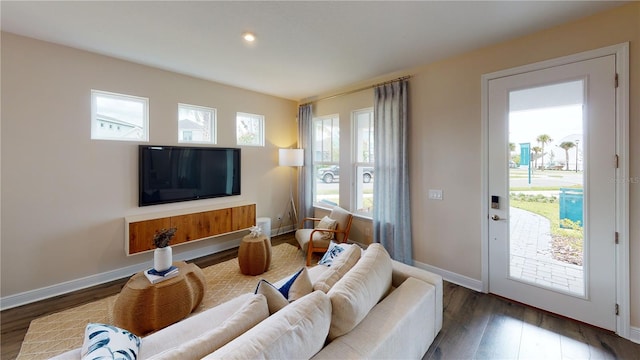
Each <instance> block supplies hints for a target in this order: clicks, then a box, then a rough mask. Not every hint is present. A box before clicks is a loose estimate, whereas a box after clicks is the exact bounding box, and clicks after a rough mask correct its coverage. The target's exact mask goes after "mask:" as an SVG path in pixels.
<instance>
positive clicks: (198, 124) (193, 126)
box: [178, 104, 216, 144]
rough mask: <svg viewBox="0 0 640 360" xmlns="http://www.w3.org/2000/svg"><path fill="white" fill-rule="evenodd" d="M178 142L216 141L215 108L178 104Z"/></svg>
mask: <svg viewBox="0 0 640 360" xmlns="http://www.w3.org/2000/svg"><path fill="white" fill-rule="evenodd" d="M178 142H180V143H207V144H215V143H216V109H212V108H208V107H203V106H196V105H188V104H178Z"/></svg>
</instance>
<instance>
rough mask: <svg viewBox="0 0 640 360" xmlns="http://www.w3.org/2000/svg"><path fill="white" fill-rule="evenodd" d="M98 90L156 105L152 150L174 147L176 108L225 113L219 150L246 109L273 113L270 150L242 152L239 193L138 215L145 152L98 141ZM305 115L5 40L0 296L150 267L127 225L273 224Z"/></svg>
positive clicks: (178, 79)
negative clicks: (262, 220) (244, 205)
mask: <svg viewBox="0 0 640 360" xmlns="http://www.w3.org/2000/svg"><path fill="white" fill-rule="evenodd" d="M91 89H99V90H105V91H111V92H117V93H124V94H130V95H137V96H144V97H148V98H149V104H150V111H149V118H150V121H149V122H150V141H149V144H162V145H174V144H177V120H176V116H177V103H178V102H182V103H188V104H194V105H202V106H210V107H214V108H217V116H218V145H217V146H230V147H232V146H236V144H235V114H236V112H237V111H242V112H249V113H256V114H263V115H265V121H266V146H265V147H264V148H253V147H243V148H242V195H241V196H239V197H229V198H221V199H208V200H199V201H190V202H185V203H177V204H170V205H157V206H151V207H144V208H139V207H138V206H137V196H138V194H137V193H138V190H137V189H138V184H137V178H138V176H137V171H138V170H137V169H138V161H137V157H138V155H137V146H138V143H135V142H119V141H94V140H90V100H91V98H90V90H91ZM296 115H297V104H296V103H295V102H293V101H290V100H284V99H280V98H276V97H272V96H267V95H263V94H259V93H255V92H251V91H246V90H242V89H238V88H234V87H229V86H224V85H220V84H217V83H213V82H209V81H204V80H199V79H195V78H191V77H188V76H183V75H178V74H175V73H171V72H167V71H162V70H158V69H154V68H150V67H146V66H142V65H137V64H133V63H130V62H126V61H121V60H117V59H113V58H110V57H106V56H100V55H96V54H92V53H88V52H84V51H79V50H74V49H71V48H67V47H62V46H58V45H54V44H51V43H46V42H41V41H37V40H33V39H28V38H24V37H19V36H15V35H12V34H7V33H3V34H2V127H3V128H2V143H1V144H2V230H1V232H2V250H1V251H2V255H1V256H2V258H1V261H2V263H1V266H2V267H1V272H2V288H1V291H2V296H3V297H6V296H10V295H14V294H18V293H22V292H26V291H30V290H35V289H40V288H44V287H47V286H50V285H55V284H61V283H64V282H66V281H72V280H76V279H79V278H83V277H86V276H92V275H95V274H100V273H105V272H109V271H113V270H114V269H119V268H125V267H127V266H133V265H136V264H140V263H145V262H146V263H148V264H151V259H152V254H150V253H147V254H140V255H135V256H131V257H126V256H125V251H124V220H123V218H124V217H125V216H129V215H139V214H146V213H152V212H158V211H169V210H179V209H185V208H190V207H201V206H212V207H223V206H225V205H226V204H228V203H232V202H233V203H236V202H250V203H256V204H257V215H258V216H267V217H271V218H272V226H274V227H276V226H277V225H278V223H277V222H276V221H275V216H276V214H278V213H282V212H283V209H284V207H285V205H286V204H287V200H288V197H289V194H288V191H289V189H288V187H287V185H286V184H288V181H289V177H290V172H289V170H288V169H287V168H282V167H278V156H277V148H279V147H286V146H292V145H295V143H296V141H297V140H296V139H297V123H296ZM283 184H285V185H283ZM285 225H286V224H285ZM240 236H241V235H240ZM233 238H238V235H236V236H235V237H233ZM229 240H232V238H231V237H223V238H218V239H214V240H205V241H201V242H198V243H196V244H187V245H181V246H177V247H175V248H174V256H180V254H181V253H184V252H187V251H189V252H192V251H196V250H202V251H203V252H204V251H206V250H207V249H209V248H210V247H212V246H213V247H215V244H218V243H221V242H223V241H229ZM203 255H204V254H203Z"/></svg>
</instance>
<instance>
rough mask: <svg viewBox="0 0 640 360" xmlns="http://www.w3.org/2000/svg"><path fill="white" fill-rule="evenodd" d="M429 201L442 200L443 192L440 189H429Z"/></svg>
mask: <svg viewBox="0 0 640 360" xmlns="http://www.w3.org/2000/svg"><path fill="white" fill-rule="evenodd" d="M429 199H431V200H442V190H440V189H429Z"/></svg>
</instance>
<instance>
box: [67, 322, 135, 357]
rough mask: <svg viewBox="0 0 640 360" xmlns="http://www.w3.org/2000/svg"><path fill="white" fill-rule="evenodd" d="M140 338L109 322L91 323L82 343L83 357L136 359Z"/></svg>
mask: <svg viewBox="0 0 640 360" xmlns="http://www.w3.org/2000/svg"><path fill="white" fill-rule="evenodd" d="M139 349H140V338H139V337H138V336H136V335H135V334H132V333H131V332H129V331H128V330H124V329H121V328H119V327H116V326H113V325H107V324H97V323H89V324H87V327H86V329H85V337H84V343H83V344H82V350H81V352H80V353H81V355H82V359H86V360H92V359H104V360H107V359H127V358H130V359H135V358H137V357H138V350H139Z"/></svg>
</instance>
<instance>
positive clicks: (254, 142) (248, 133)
mask: <svg viewBox="0 0 640 360" xmlns="http://www.w3.org/2000/svg"><path fill="white" fill-rule="evenodd" d="M236 138H237V143H238V145H246V146H264V116H263V115H255V114H247V113H241V112H239V113H237V114H236Z"/></svg>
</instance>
